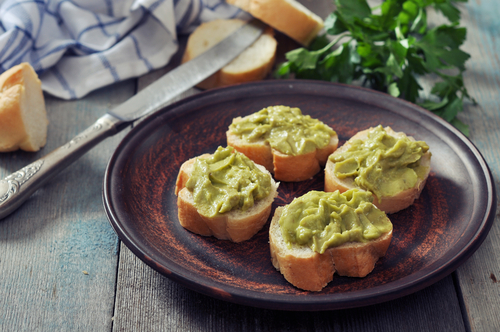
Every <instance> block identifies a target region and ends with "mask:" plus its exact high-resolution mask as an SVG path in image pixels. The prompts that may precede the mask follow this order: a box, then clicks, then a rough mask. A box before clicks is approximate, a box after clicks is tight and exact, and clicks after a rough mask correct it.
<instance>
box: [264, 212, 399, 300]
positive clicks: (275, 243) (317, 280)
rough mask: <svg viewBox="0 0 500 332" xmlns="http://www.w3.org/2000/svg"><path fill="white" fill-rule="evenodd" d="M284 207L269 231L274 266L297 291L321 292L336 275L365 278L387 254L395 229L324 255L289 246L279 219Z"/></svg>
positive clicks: (297, 246) (272, 222) (273, 220)
mask: <svg viewBox="0 0 500 332" xmlns="http://www.w3.org/2000/svg"><path fill="white" fill-rule="evenodd" d="M283 209H284V207H278V208H276V211H275V213H274V216H273V218H272V220H271V225H270V228H269V245H270V250H271V260H272V264H273V266H274V267H275V268H276V269H277V270H278V271H280V272H281V274H283V276H284V278H285V279H286V280H287V281H288V282H289V283H291V284H292V285H294V286H295V287H297V288H300V289H303V290H307V291H314V292H319V291H321V290H322V289H323V288H324V287H325V286H326V285H327V284H328V283H329V282H330V281H332V280H333V275H334V274H335V273H337V274H338V275H341V276H347V277H365V276H367V275H368V274H369V273H370V272H372V271H373V269H374V267H375V264H376V262H377V261H378V260H379V259H380V258H381V257H383V256H385V253H386V252H387V249H388V248H389V245H390V243H391V239H392V230H391V231H389V232H387V233H385V234H383V235H382V236H381V237H379V238H378V239H376V240H373V241H370V242H367V243H357V242H348V243H344V244H342V245H340V246H338V247H332V248H328V249H327V250H326V251H325V252H324V253H323V254H320V253H318V252H316V251H313V250H312V249H310V248H309V247H308V246H300V245H297V244H292V245H291V247H288V244H287V243H286V242H285V240H284V239H283V236H282V233H281V228H280V225H279V219H280V217H281V213H282V211H283Z"/></svg>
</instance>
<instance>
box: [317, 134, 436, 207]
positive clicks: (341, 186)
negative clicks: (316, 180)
mask: <svg viewBox="0 0 500 332" xmlns="http://www.w3.org/2000/svg"><path fill="white" fill-rule="evenodd" d="M371 129H372V128H369V129H366V130H363V131H360V132H358V133H357V134H356V135H354V136H353V137H352V138H351V139H350V140H349V141H347V142H346V143H345V144H344V145H342V146H341V147H340V148H338V149H337V150H336V151H335V152H334V153H342V152H343V151H345V150H347V149H348V147H349V142H350V141H352V140H355V139H365V138H366V137H367V135H368V132H369V131H370V130H371ZM384 129H385V130H386V132H387V133H388V134H389V135H391V136H394V137H400V136H403V135H405V134H404V133H401V132H395V131H394V130H393V129H392V128H390V127H385V128H384ZM408 138H410V139H414V138H413V137H410V136H408ZM430 163H431V153H430V152H429V151H427V152H426V153H425V154H424V155H423V156H422V158H421V159H420V165H421V166H424V167H426V168H427V172H426V174H425V176H424V177H422V178H419V179H418V181H417V183H416V184H415V186H414V187H413V188H409V189H406V190H403V191H401V192H399V193H398V194H396V195H394V196H383V197H381V199H380V200H379V199H378V198H377V196H376V195H373V204H374V205H375V206H376V207H378V208H379V209H380V210H382V211H384V212H385V213H396V212H398V211H401V210H404V209H406V208H407V207H409V206H410V205H412V204H413V203H414V202H415V200H416V199H418V198H419V197H420V193H421V192H422V190H423V189H424V186H425V183H426V181H427V178H428V176H429V173H430V168H431V167H430ZM353 188H358V187H357V185H356V184H355V182H354V179H353V178H345V179H339V178H338V177H337V176H335V163H334V162H332V161H331V160H330V159H328V161H327V163H326V166H325V187H324V189H325V191H330V192H333V191H336V190H339V191H340V192H341V193H342V192H345V191H347V190H349V189H353ZM358 189H360V190H363V189H362V188H358Z"/></svg>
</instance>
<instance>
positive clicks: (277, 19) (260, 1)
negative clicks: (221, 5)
mask: <svg viewBox="0 0 500 332" xmlns="http://www.w3.org/2000/svg"><path fill="white" fill-rule="evenodd" d="M227 3H229V4H232V5H234V6H237V7H239V8H241V9H242V10H244V11H246V12H248V13H250V14H251V15H252V16H254V17H256V18H258V19H259V20H261V21H263V22H264V23H266V24H269V25H270V26H272V27H273V28H275V29H276V30H278V31H281V32H282V33H284V34H286V35H287V36H289V37H291V38H292V39H294V40H295V41H297V42H298V43H300V44H302V45H304V46H308V45H309V44H310V43H311V41H312V40H313V39H314V38H315V37H316V36H317V35H318V33H319V32H320V31H321V29H322V28H323V26H324V22H323V20H322V19H321V18H320V17H319V16H318V15H316V14H315V13H313V12H312V11H310V10H309V9H308V8H306V7H305V6H304V5H302V4H301V3H299V2H297V1H295V0H227Z"/></svg>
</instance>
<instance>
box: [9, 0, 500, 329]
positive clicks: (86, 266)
mask: <svg viewBox="0 0 500 332" xmlns="http://www.w3.org/2000/svg"><path fill="white" fill-rule="evenodd" d="M303 2H304V3H305V4H306V5H307V6H309V7H311V8H313V9H316V11H317V12H318V13H320V14H321V15H322V16H323V17H324V16H326V14H328V12H330V11H331V3H330V1H321V2H320V1H316V0H314V1H313V0H304V1H303ZM461 8H462V9H463V10H462V11H463V18H462V24H463V25H464V26H466V27H467V28H468V39H467V42H466V46H465V50H466V51H467V52H469V53H470V54H471V55H472V59H471V60H470V61H469V62H468V63H467V68H468V70H467V72H466V77H465V84H466V86H467V87H468V89H469V92H470V94H471V95H472V96H473V97H474V98H476V100H477V101H478V105H477V106H474V105H467V106H466V109H465V111H464V113H463V114H462V115H461V119H462V120H463V121H465V122H467V123H468V124H469V125H470V126H471V140H472V141H473V142H474V143H475V144H476V146H477V147H478V148H479V149H480V151H481V152H482V153H483V155H484V157H485V159H486V160H487V162H488V164H489V166H490V167H491V169H492V172H493V175H494V178H495V182H496V184H497V187H498V183H499V181H500V180H499V174H500V156H499V154H500V149H499V148H498V146H497V145H498V143H497V142H499V141H500V138H499V135H500V132H499V129H498V128H500V119H499V117H500V112H499V109H500V107H499V102H498V98H497V92H498V91H499V78H500V71H499V58H498V53H499V51H500V46H499V44H498V38H497V36H499V35H500V26H499V25H498V22H497V18H498V17H499V14H500V3H498V2H497V1H496V0H469V3H467V4H464V5H462V6H461ZM167 70H168V68H166V69H164V70H160V71H158V72H155V73H152V74H150V75H146V76H145V77H143V78H141V79H140V80H139V81H138V86H139V88H141V87H143V86H146V85H147V84H149V83H150V82H151V81H152V80H154V79H156V78H157V77H158V75H160V74H161V73H163V72H165V71H167ZM134 92H135V82H133V81H127V82H124V83H121V84H117V85H114V86H111V87H108V88H105V89H102V90H100V91H97V92H95V93H92V94H91V95H89V96H88V97H86V98H84V99H82V100H79V101H75V102H65V101H60V100H57V99H54V98H47V109H48V112H49V118H50V121H51V123H50V126H49V139H48V143H47V146H46V147H45V148H44V149H43V150H42V151H41V152H39V153H35V154H30V153H24V152H13V153H7V154H0V177H4V176H6V175H8V174H10V173H12V172H14V171H16V170H18V169H19V168H21V167H23V166H25V165H27V164H28V163H30V162H32V161H34V160H36V159H37V158H38V157H40V156H42V155H44V154H46V153H48V152H50V151H51V150H53V149H55V148H56V147H58V146H60V145H62V144H64V143H66V142H67V141H68V140H70V139H71V138H73V137H74V136H75V135H76V134H78V133H79V132H81V131H82V130H83V129H85V128H86V127H87V126H88V125H90V124H91V123H92V122H93V121H94V120H95V119H97V118H98V117H99V116H100V115H102V114H103V113H104V112H105V111H106V110H107V109H108V108H111V107H112V106H113V105H116V104H119V103H120V102H122V101H124V100H125V99H127V98H128V97H129V96H131V95H132V94H133V93H134ZM190 93H196V90H195V89H193V90H191V91H189V92H188V93H187V94H190ZM123 135H124V133H122V134H120V135H118V136H116V137H113V138H110V139H108V140H106V141H104V142H103V143H101V144H100V145H99V146H98V147H96V148H94V149H93V150H91V151H90V152H89V153H87V154H86V155H85V156H84V157H82V158H81V159H80V160H78V161H77V162H76V163H75V164H74V165H72V166H70V167H69V168H68V169H67V170H65V171H63V172H62V173H61V174H60V175H59V176H58V177H57V179H56V180H55V181H53V182H52V183H50V184H48V185H46V186H45V187H44V188H42V189H41V190H39V191H38V192H37V193H36V194H35V195H34V196H33V197H32V198H31V199H30V200H29V201H27V202H26V203H25V204H24V205H23V207H22V208H21V209H19V210H18V211H16V212H14V213H13V214H12V215H11V216H9V217H7V218H5V219H3V220H0V331H77V330H90V331H313V330H317V331H335V330H342V331H409V332H410V331H468V330H471V331H499V330H500V315H499V309H498V308H500V303H499V302H500V296H499V288H498V287H500V286H499V285H500V283H498V282H497V279H500V263H499V258H498V255H497V254H496V253H497V252H499V251H500V238H499V228H498V227H499V226H498V223H497V221H498V220H496V222H495V224H494V225H493V228H492V230H491V232H490V234H489V236H488V237H487V239H486V240H485V242H484V244H483V245H482V246H481V248H479V250H478V251H477V252H476V253H475V254H474V255H473V256H472V257H471V258H470V259H469V260H468V261H467V262H466V263H465V264H464V265H462V266H461V267H460V268H459V269H458V270H457V271H456V272H455V273H453V274H452V275H450V276H448V277H446V278H444V279H443V280H441V281H440V282H438V283H436V284H434V285H432V286H430V287H428V288H426V289H424V290H422V291H419V292H417V293H415V294H412V295H409V296H406V297H403V298H400V299H398V300H394V301H391V302H387V303H383V304H379V305H375V306H369V307H365V308H358V309H348V310H339V311H329V312H303V313H296V312H286V311H276V310H265V309H259V308H252V307H246V306H241V305H235V304H231V303H228V302H224V301H220V300H216V299H213V298H210V297H207V296H204V295H201V294H198V293H196V292H193V291H191V290H188V289H186V288H184V287H182V286H180V285H178V284H177V283H175V282H173V281H171V280H170V279H168V278H166V277H163V276H162V275H160V274H158V273H157V272H155V271H154V270H152V269H151V268H149V267H148V266H147V265H145V264H144V263H143V262H142V261H140V260H139V259H138V258H136V257H135V256H134V255H133V254H132V253H131V251H130V250H129V249H127V248H126V247H125V246H124V245H123V244H122V243H120V242H119V241H118V238H117V237H116V235H115V233H114V232H113V230H112V228H111V226H110V225H109V223H108V221H107V220H106V216H105V213H104V209H103V207H102V199H101V190H102V179H103V175H104V170H105V167H106V163H107V161H108V159H109V157H110V155H111V153H112V152H113V150H114V148H115V147H116V145H117V144H118V142H119V140H120V138H121V137H123ZM84 271H86V273H88V274H85V273H84Z"/></svg>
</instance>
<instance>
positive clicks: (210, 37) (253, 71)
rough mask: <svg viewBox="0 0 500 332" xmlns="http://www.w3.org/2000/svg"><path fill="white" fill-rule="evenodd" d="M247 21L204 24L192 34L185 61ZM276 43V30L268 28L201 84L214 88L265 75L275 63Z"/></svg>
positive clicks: (222, 21)
mask: <svg viewBox="0 0 500 332" xmlns="http://www.w3.org/2000/svg"><path fill="white" fill-rule="evenodd" d="M243 24H245V21H242V20H239V19H227V20H223V19H218V20H214V21H209V22H207V23H203V24H201V25H200V26H199V27H198V28H196V30H195V31H193V33H192V34H191V35H190V36H189V39H188V42H187V46H186V50H185V52H184V55H183V57H182V62H183V63H184V62H187V61H189V60H191V59H193V58H195V57H197V56H198V55H200V54H202V53H203V52H205V51H206V50H208V49H209V48H211V47H212V46H214V45H215V44H217V43H219V42H220V41H222V40H223V39H224V38H226V37H227V36H229V34H230V33H231V32H233V31H235V30H236V29H238V28H239V27H241V26H242V25H243ZM276 47H277V42H276V39H274V32H273V30H272V29H271V28H268V29H266V31H265V32H264V33H263V34H262V35H261V36H260V37H259V38H258V39H257V40H256V41H255V42H254V43H253V44H252V45H250V46H249V47H248V48H247V49H246V50H245V51H243V52H242V53H241V54H240V55H239V56H238V57H236V58H235V59H234V60H233V61H231V62H230V63H229V64H228V65H226V66H224V67H223V68H222V69H221V70H219V71H218V72H216V73H215V74H214V75H212V76H210V77H208V78H207V79H205V80H204V81H202V82H201V83H199V84H198V85H197V87H199V88H201V89H211V88H216V87H222V86H228V85H233V84H237V83H244V82H251V81H258V80H261V79H263V78H265V77H266V76H267V75H268V74H269V72H270V71H271V69H272V67H273V65H274V60H275V57H276Z"/></svg>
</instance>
